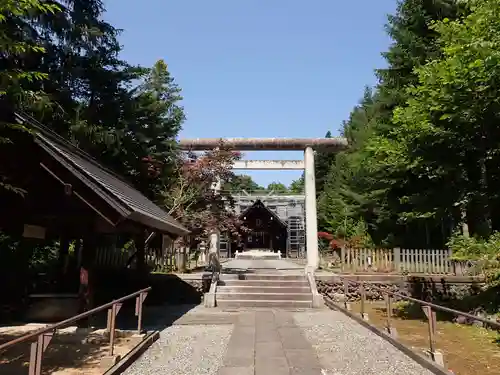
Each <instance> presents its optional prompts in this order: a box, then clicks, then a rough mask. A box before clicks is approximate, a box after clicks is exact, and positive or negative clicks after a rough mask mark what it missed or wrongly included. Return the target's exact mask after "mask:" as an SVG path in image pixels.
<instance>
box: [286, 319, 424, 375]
mask: <svg viewBox="0 0 500 375" xmlns="http://www.w3.org/2000/svg"><path fill="white" fill-rule="evenodd" d="M294 318H295V322H296V324H297V326H299V327H301V328H302V329H303V331H304V334H305V336H306V337H307V339H308V340H309V341H310V342H311V344H312V345H313V347H314V348H315V349H316V351H317V354H318V357H319V360H320V362H321V365H322V366H323V368H325V369H327V371H326V374H328V375H432V373H431V372H430V371H429V370H427V369H425V368H423V367H422V366H420V365H419V364H418V363H416V362H415V361H413V360H412V359H411V358H409V357H407V356H406V355H405V354H404V353H402V352H401V351H399V350H398V349H396V348H395V347H394V346H392V345H391V344H389V343H388V342H386V341H385V340H383V339H382V338H380V337H379V336H377V335H375V334H374V333H373V332H371V331H369V330H368V329H366V328H364V327H363V326H361V325H359V324H357V323H356V322H355V321H353V320H351V319H350V318H348V317H347V316H345V315H344V314H342V313H340V312H338V311H331V310H323V311H314V312H313V311H310V312H298V313H295V314H294Z"/></svg>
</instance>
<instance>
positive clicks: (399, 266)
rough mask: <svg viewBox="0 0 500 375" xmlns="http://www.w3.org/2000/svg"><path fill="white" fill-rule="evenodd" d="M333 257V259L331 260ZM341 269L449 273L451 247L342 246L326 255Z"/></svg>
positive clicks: (450, 271) (452, 267)
mask: <svg viewBox="0 0 500 375" xmlns="http://www.w3.org/2000/svg"><path fill="white" fill-rule="evenodd" d="M335 257H336V262H335V261H333V259H334V258H335ZM328 258H331V259H332V261H331V262H330V263H337V266H340V268H341V269H342V271H345V272H380V273H426V274H452V273H454V272H455V271H454V265H453V263H452V262H451V250H447V249H399V248H394V249H359V248H344V249H341V250H339V251H338V253H337V254H330V255H329V256H327V257H326V261H327V262H328V260H327V259H328Z"/></svg>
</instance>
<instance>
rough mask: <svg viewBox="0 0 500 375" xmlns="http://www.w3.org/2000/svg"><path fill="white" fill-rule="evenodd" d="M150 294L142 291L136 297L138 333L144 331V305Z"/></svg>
mask: <svg viewBox="0 0 500 375" xmlns="http://www.w3.org/2000/svg"><path fill="white" fill-rule="evenodd" d="M147 296H148V292H142V293H141V294H139V295H138V296H137V297H136V299H135V316H137V333H138V334H139V335H140V334H141V333H142V305H143V303H144V300H145V299H146V297H147Z"/></svg>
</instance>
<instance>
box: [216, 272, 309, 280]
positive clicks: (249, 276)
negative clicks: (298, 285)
mask: <svg viewBox="0 0 500 375" xmlns="http://www.w3.org/2000/svg"><path fill="white" fill-rule="evenodd" d="M219 278H220V279H221V280H283V281H292V280H298V281H302V280H306V278H305V276H304V275H301V274H295V275H290V274H288V275H287V274H279V273H269V274H265V273H242V274H228V273H221V274H220V277H219Z"/></svg>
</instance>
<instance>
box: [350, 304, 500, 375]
mask: <svg viewBox="0 0 500 375" xmlns="http://www.w3.org/2000/svg"><path fill="white" fill-rule="evenodd" d="M402 307H405V306H401V305H398V306H395V311H394V313H396V314H397V313H398V310H399V311H404V312H405V313H404V314H400V315H399V316H398V315H396V317H393V319H392V325H393V326H394V327H396V329H397V331H398V335H399V337H398V339H399V341H401V342H402V343H404V344H405V345H407V346H408V347H410V348H411V349H413V350H414V351H416V352H419V353H422V352H423V351H424V350H426V349H427V348H428V347H429V338H428V337H429V336H428V326H427V321H426V320H425V315H424V314H423V312H422V310H421V309H419V308H415V307H413V306H411V307H410V306H406V307H405V308H403V309H402ZM365 309H366V312H367V313H368V316H369V318H370V322H371V324H374V325H375V326H377V327H378V328H383V327H385V325H386V322H387V313H386V308H385V305H384V304H383V303H379V302H367V303H366V304H365ZM410 309H411V310H410ZM352 310H353V311H355V312H360V304H359V303H353V304H352ZM436 347H437V349H438V350H439V351H441V352H442V353H443V355H444V360H445V365H446V367H447V368H448V369H450V370H452V371H453V372H454V373H455V374H456V375H471V374H478V375H479V374H480V375H498V374H500V335H499V333H498V332H497V331H493V330H489V329H485V328H481V327H476V326H466V325H460V324H456V323H453V322H452V321H449V320H446V319H445V316H441V317H438V323H437V334H436Z"/></svg>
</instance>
